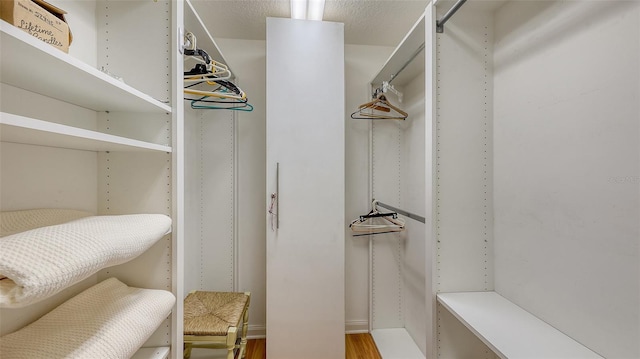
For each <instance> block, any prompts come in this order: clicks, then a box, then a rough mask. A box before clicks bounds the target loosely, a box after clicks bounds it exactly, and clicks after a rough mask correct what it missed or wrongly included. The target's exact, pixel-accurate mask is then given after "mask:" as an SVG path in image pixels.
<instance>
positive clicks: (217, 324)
mask: <svg viewBox="0 0 640 359" xmlns="http://www.w3.org/2000/svg"><path fill="white" fill-rule="evenodd" d="M248 300H249V296H247V295H246V294H244V293H233V292H204V291H196V292H192V293H189V295H187V297H186V298H185V299H184V334H185V335H198V336H224V335H227V331H228V330H229V327H236V326H238V324H239V323H240V322H241V320H242V316H243V313H244V310H245V307H246V306H247V302H248Z"/></svg>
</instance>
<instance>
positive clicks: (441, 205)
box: [434, 4, 493, 358]
mask: <svg viewBox="0 0 640 359" xmlns="http://www.w3.org/2000/svg"><path fill="white" fill-rule="evenodd" d="M446 5H447V4H445V5H443V6H442V7H441V8H440V7H439V8H438V11H437V17H438V18H440V17H441V16H442V15H443V14H444V12H445V11H447V10H449V6H446ZM470 5H471V4H470ZM492 21H493V19H492V15H491V14H490V13H488V12H485V11H479V10H478V9H477V8H475V9H474V8H473V6H463V7H462V8H460V10H459V11H458V12H457V13H456V14H455V15H454V16H453V17H452V18H451V19H450V20H449V21H448V22H447V25H446V28H445V31H444V33H441V34H437V35H436V36H435V38H436V49H435V51H436V53H435V61H436V81H437V83H436V88H437V90H436V115H437V117H436V118H437V123H436V137H435V141H436V173H435V174H434V175H435V177H436V213H435V216H436V217H435V218H436V223H435V226H436V236H437V257H436V264H435V268H434V270H436V272H437V277H436V281H437V284H436V288H437V292H456V291H484V290H492V289H493V247H492V243H493V233H492V230H493V208H492V201H493V200H492V189H493V184H492V172H493V167H492V162H493V161H492V108H493V99H492V97H493V87H492V83H493V82H492V77H493V72H492V66H493V65H492V64H493V60H492V56H493V49H492V48H493V25H492ZM437 310H438V312H437V317H438V335H437V337H438V354H439V356H440V357H452V358H455V357H458V358H462V357H469V356H467V355H470V357H474V358H482V357H484V358H492V357H493V352H491V350H489V348H488V347H486V346H485V345H484V344H483V343H482V342H481V341H480V340H478V339H477V338H476V337H475V335H474V334H473V333H471V332H470V331H469V330H467V329H466V328H465V327H464V326H463V325H460V323H458V322H457V320H456V319H455V318H454V317H453V316H450V315H448V313H446V312H447V310H446V309H444V308H442V307H441V306H439V305H438V306H437ZM462 343H463V344H462ZM465 353H467V354H465Z"/></svg>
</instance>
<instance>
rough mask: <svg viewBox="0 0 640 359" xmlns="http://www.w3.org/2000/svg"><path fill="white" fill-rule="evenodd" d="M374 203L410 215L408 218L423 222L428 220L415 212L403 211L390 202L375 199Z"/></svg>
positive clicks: (406, 215)
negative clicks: (385, 202)
mask: <svg viewBox="0 0 640 359" xmlns="http://www.w3.org/2000/svg"><path fill="white" fill-rule="evenodd" d="M374 203H375V204H376V206H380V207H384V208H386V209H388V210H390V211H394V212H396V213H398V214H401V215H403V216H405V217H408V218H411V219H415V220H416V221H418V222H422V223H425V222H426V221H425V218H424V217H422V216H418V215H417V214H413V213H411V212H407V211H403V210H401V209H400V208H396V207H393V206H390V205H388V204H384V203H382V202H379V201H375V200H374Z"/></svg>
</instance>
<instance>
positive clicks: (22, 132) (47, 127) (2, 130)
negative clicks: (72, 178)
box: [0, 50, 172, 152]
mask: <svg viewBox="0 0 640 359" xmlns="http://www.w3.org/2000/svg"><path fill="white" fill-rule="evenodd" d="M56 51H57V50H56ZM0 140H1V141H3V142H13V143H22V144H29V145H39V146H49V147H59V148H69V149H76V150H88V151H130V152H131V151H161V152H171V151H172V149H171V147H169V146H164V145H159V144H155V143H149V142H143V141H138V140H133V139H130V138H125V137H120V136H114V135H109V134H105V133H101V132H96V131H90V130H85V129H81V128H77V127H71V126H66V125H61V124H57V123H53V122H47V121H41V120H36V119H33V118H28V117H23V116H18V115H14V114H10V113H5V112H0Z"/></svg>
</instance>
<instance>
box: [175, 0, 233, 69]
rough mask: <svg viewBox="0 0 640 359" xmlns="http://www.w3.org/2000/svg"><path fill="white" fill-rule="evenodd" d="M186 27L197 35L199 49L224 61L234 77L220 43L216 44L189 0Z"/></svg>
mask: <svg viewBox="0 0 640 359" xmlns="http://www.w3.org/2000/svg"><path fill="white" fill-rule="evenodd" d="M200 6H206V4H205V3H202V4H201V5H200ZM184 27H185V29H186V31H190V32H191V33H193V34H194V35H195V36H196V40H197V43H196V46H197V47H198V48H199V49H202V50H204V51H206V52H207V54H209V56H211V58H212V59H213V60H215V61H218V62H222V63H223V64H225V65H227V66H228V67H229V71H231V74H232V79H233V77H235V76H234V75H233V71H232V70H231V66H229V63H228V62H227V60H225V58H224V56H223V55H222V52H221V51H220V48H219V47H218V44H216V42H215V40H214V39H213V36H211V33H210V32H209V30H207V27H206V26H205V24H204V22H203V21H202V19H201V18H200V15H198V11H197V10H196V8H195V7H194V5H193V4H192V2H191V1H189V0H186V1H185V7H184Z"/></svg>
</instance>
